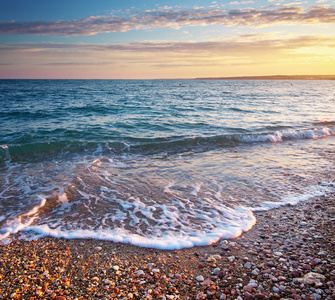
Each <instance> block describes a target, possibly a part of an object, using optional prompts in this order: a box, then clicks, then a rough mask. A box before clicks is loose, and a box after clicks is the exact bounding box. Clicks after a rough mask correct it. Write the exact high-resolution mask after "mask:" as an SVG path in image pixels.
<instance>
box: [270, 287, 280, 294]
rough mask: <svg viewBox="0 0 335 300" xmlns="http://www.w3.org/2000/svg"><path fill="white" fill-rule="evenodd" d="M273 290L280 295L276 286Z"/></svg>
mask: <svg viewBox="0 0 335 300" xmlns="http://www.w3.org/2000/svg"><path fill="white" fill-rule="evenodd" d="M272 289H273V291H274V292H275V293H279V291H280V290H279V289H278V288H277V287H276V286H274V287H273V288H272Z"/></svg>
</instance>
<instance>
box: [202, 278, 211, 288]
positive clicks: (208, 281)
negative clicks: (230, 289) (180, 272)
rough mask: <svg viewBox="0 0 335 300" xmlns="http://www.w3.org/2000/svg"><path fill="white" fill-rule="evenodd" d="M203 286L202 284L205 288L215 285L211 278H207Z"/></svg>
mask: <svg viewBox="0 0 335 300" xmlns="http://www.w3.org/2000/svg"><path fill="white" fill-rule="evenodd" d="M201 284H202V285H205V286H208V285H211V284H213V281H212V280H210V279H209V278H207V279H206V280H204V281H202V283H201Z"/></svg>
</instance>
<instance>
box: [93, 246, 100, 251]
mask: <svg viewBox="0 0 335 300" xmlns="http://www.w3.org/2000/svg"><path fill="white" fill-rule="evenodd" d="M94 250H95V251H101V250H102V247H99V246H97V247H94Z"/></svg>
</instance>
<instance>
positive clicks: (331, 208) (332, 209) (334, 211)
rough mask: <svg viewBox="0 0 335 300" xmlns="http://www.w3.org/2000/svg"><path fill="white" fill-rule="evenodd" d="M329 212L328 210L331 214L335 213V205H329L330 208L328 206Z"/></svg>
mask: <svg viewBox="0 0 335 300" xmlns="http://www.w3.org/2000/svg"><path fill="white" fill-rule="evenodd" d="M327 212H328V213H329V214H335V207H333V206H331V207H328V208H327Z"/></svg>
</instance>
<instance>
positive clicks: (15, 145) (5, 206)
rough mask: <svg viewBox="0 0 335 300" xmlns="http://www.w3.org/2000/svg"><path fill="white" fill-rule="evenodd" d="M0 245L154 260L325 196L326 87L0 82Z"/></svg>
mask: <svg viewBox="0 0 335 300" xmlns="http://www.w3.org/2000/svg"><path fill="white" fill-rule="evenodd" d="M0 91H1V92H0V104H1V105H0V121H1V127H0V239H1V241H2V243H8V242H10V241H11V240H12V239H13V238H14V234H15V233H18V232H20V233H21V235H20V238H39V237H42V236H45V235H50V236H54V237H64V238H95V239H104V240H111V241H116V242H124V243H131V244H134V245H139V246H144V247H155V248H160V249H180V248H185V247H192V246H195V245H208V244H210V243H213V242H215V241H217V240H219V239H220V238H225V239H226V238H233V237H236V236H239V235H240V234H243V232H245V231H247V230H249V229H250V228H251V227H252V226H253V225H254V224H255V222H256V218H255V216H254V212H255V211H260V210H270V209H274V208H276V207H278V206H281V205H285V204H288V203H291V204H295V203H297V202H299V201H304V200H306V199H309V198H310V197H313V196H321V195H326V194H327V193H331V192H334V190H335V187H334V182H335V174H334V170H335V147H334V146H335V105H334V104H335V82H334V81H233V80H231V81H224V80H1V81H0Z"/></svg>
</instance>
